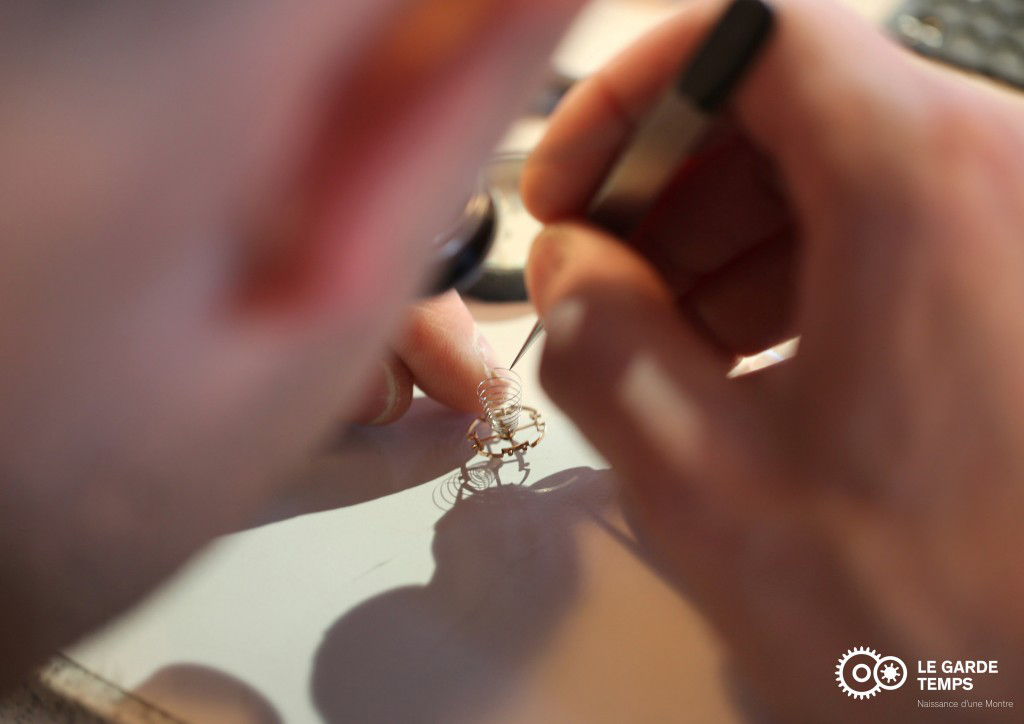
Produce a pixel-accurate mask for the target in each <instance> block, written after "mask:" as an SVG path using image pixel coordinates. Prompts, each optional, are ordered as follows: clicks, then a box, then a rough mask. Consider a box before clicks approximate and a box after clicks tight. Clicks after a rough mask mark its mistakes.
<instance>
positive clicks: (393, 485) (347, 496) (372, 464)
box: [250, 397, 474, 528]
mask: <svg viewBox="0 0 1024 724" xmlns="http://www.w3.org/2000/svg"><path fill="white" fill-rule="evenodd" d="M472 420H473V416H472V415H467V414H464V413H459V412H454V411H452V410H450V409H448V408H446V407H444V406H443V405H441V404H439V403H437V402H434V401H433V400H431V399H429V398H426V397H420V398H416V399H415V400H413V402H412V407H410V409H409V412H408V413H407V414H406V415H405V417H403V418H402V419H401V420H400V421H399V422H397V423H395V424H393V425H388V426H387V427H364V426H354V427H352V428H350V429H349V430H348V431H347V432H346V433H345V435H344V437H342V438H341V439H340V440H339V441H338V442H337V443H335V444H334V445H332V446H330V447H328V448H327V449H326V450H324V451H322V452H321V453H320V454H318V455H317V456H316V459H315V460H313V461H312V462H310V464H309V465H307V466H306V468H305V469H304V470H302V471H300V472H299V473H298V474H297V475H296V477H295V481H294V485H293V486H292V493H291V494H290V495H287V496H286V497H284V498H282V499H281V500H279V501H277V502H276V503H275V504H274V505H273V506H272V507H271V508H270V509H268V510H267V511H266V512H265V513H264V514H263V515H262V516H260V517H259V518H258V519H257V520H255V521H254V522H253V524H252V526H250V527H253V528H256V527H259V526H263V525H268V524H270V523H276V522H279V521H282V520H287V519H289V518H294V517H297V516H300V515H307V514H309V513H318V512H321V511H325V510H334V509H337V508H345V507H348V506H352V505H359V504H360V503H367V502H369V501H371V500H376V499H378V498H382V497H384V496H386V495H392V494H394V493H399V492H401V491H403V490H408V489H409V488H413V487H416V486H417V485H421V484H423V483H425V482H428V481H431V480H436V479H437V478H438V477H440V476H442V475H444V474H445V473H447V472H449V471H451V470H457V469H459V468H460V467H463V466H465V464H466V463H467V462H468V461H469V460H470V458H472V457H473V455H474V452H473V449H472V448H471V447H470V445H469V443H468V442H467V441H466V429H467V428H468V427H469V423H470V422H471V421H472Z"/></svg>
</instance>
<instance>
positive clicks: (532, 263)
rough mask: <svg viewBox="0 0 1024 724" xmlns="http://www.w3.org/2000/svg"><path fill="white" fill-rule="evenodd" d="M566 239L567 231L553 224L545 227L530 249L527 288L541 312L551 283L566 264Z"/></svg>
mask: <svg viewBox="0 0 1024 724" xmlns="http://www.w3.org/2000/svg"><path fill="white" fill-rule="evenodd" d="M566 238H567V234H566V231H565V229H564V228H563V227H562V226H560V225H558V224H552V225H550V226H545V227H544V229H543V231H541V232H540V234H538V235H537V238H536V239H534V240H533V245H532V247H531V248H530V260H529V262H528V264H527V269H528V276H527V286H528V287H529V291H530V298H531V299H532V300H533V302H534V304H536V305H537V307H538V308H539V309H541V310H543V309H544V306H545V304H544V300H545V297H546V295H547V291H548V289H549V288H550V287H551V282H552V281H553V280H554V278H555V277H557V276H558V273H559V271H560V270H561V268H562V266H563V265H564V263H565V241H566Z"/></svg>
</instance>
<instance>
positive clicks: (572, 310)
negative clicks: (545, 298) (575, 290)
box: [544, 298, 587, 348]
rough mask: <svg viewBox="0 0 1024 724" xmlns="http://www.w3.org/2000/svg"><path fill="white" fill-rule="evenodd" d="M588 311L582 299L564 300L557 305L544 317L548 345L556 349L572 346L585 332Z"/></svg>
mask: <svg viewBox="0 0 1024 724" xmlns="http://www.w3.org/2000/svg"><path fill="white" fill-rule="evenodd" d="M586 311H587V310H586V305H585V304H584V302H583V300H582V299H577V298H570V299H563V300H562V301H560V302H558V303H557V304H555V306H554V307H552V308H551V309H550V310H549V311H548V312H547V313H546V314H545V315H544V329H545V331H546V332H547V335H548V344H549V345H551V346H553V347H556V348H558V347H570V346H572V344H573V343H574V342H575V341H576V340H577V339H578V338H579V336H580V333H581V332H582V330H583V320H584V318H585V316H586Z"/></svg>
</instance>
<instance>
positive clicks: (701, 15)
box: [521, 2, 717, 222]
mask: <svg viewBox="0 0 1024 724" xmlns="http://www.w3.org/2000/svg"><path fill="white" fill-rule="evenodd" d="M716 5H717V3H715V4H711V3H708V2H699V3H694V4H693V5H690V6H688V7H687V8H685V9H684V10H683V11H682V12H681V13H680V17H679V18H678V19H677V20H676V21H673V22H670V23H665V24H663V25H660V26H658V27H657V28H655V29H654V30H653V31H652V32H651V33H650V34H649V35H647V36H645V38H644V39H643V40H641V41H640V42H638V43H636V44H635V45H633V46H632V47H631V48H630V49H628V50H627V51H626V52H625V53H623V54H621V55H620V56H618V57H617V58H616V59H614V60H612V62H611V63H610V64H609V65H607V66H606V67H605V68H603V69H602V70H600V71H598V72H597V73H595V74H594V75H592V76H590V77H589V78H587V79H585V80H583V81H581V82H580V83H577V84H576V85H575V86H574V87H573V89H572V90H571V91H569V93H568V94H567V95H566V97H565V99H564V100H563V101H562V103H561V104H560V105H559V107H558V109H557V110H556V111H555V113H554V114H553V115H552V118H551V121H550V124H549V126H548V130H547V132H546V133H545V135H544V137H543V138H542V139H541V141H540V143H539V144H538V145H537V147H536V148H535V149H534V150H533V152H532V153H531V154H530V158H529V159H528V160H527V163H526V167H525V168H524V169H523V176H522V182H521V192H522V197H523V201H524V203H525V204H526V206H527V208H528V209H529V210H530V212H531V213H532V214H533V215H534V216H536V217H537V218H538V219H540V220H541V221H546V222H550V221H555V220H558V219H561V218H565V217H568V216H579V215H581V214H582V212H583V210H584V209H585V208H586V206H587V203H588V202H589V201H590V198H591V197H592V196H593V195H594V193H595V192H596V191H597V188H598V186H599V185H600V184H601V181H602V179H603V178H604V176H605V175H606V173H607V171H608V169H609V167H610V166H611V164H612V162H613V161H614V160H615V158H616V156H617V155H618V154H619V152H620V151H621V150H622V147H623V145H625V142H626V140H627V139H628V138H629V136H630V135H631V134H632V132H633V130H634V129H635V128H636V126H637V125H638V124H639V123H640V121H641V119H642V118H643V116H644V114H645V113H646V112H647V110H649V109H650V107H651V106H652V105H653V104H654V102H655V101H656V100H657V98H658V97H659V96H660V94H661V93H662V92H663V91H664V87H665V84H666V82H667V81H668V79H669V78H671V77H672V75H673V74H674V73H675V72H676V70H677V69H678V65H679V60H680V58H681V57H682V54H683V53H685V52H686V49H688V48H690V47H692V46H693V44H694V43H695V42H696V41H697V38H698V36H699V33H700V31H701V29H702V28H703V27H704V26H705V25H706V24H707V23H708V22H710V20H711V18H712V17H713V13H714V11H715V9H716Z"/></svg>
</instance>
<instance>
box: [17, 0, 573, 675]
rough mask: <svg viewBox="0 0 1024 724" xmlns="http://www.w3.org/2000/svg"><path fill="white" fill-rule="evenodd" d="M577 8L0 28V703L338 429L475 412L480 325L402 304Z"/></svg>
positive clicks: (209, 13)
mask: <svg viewBox="0 0 1024 724" xmlns="http://www.w3.org/2000/svg"><path fill="white" fill-rule="evenodd" d="M579 4H580V3H579V2H577V1H576V0H557V1H552V0H543V1H541V0H515V1H509V0H503V1H502V2H497V1H496V0H462V1H461V2H459V3H457V7H455V6H454V5H453V3H452V2H448V1H447V0H436V1H435V0H414V1H410V2H405V1H403V0H349V1H348V2H343V3H339V2H327V1H325V0H302V1H301V2H297V3H296V2H292V3H286V4H280V3H233V2H226V3H216V4H210V5H207V4H195V3H184V4H174V3H171V4H168V3H161V4H157V5H154V6H150V5H148V4H146V5H139V6H132V7H130V8H129V7H121V6H117V7H114V6H110V7H107V4H104V3H89V4H87V5H85V6H82V7H77V6H76V7H71V6H67V7H64V5H63V4H60V3H45V2H42V3H22V4H18V5H17V6H16V7H13V6H12V7H10V8H4V9H3V10H0V16H2V21H0V88H2V90H0V96H2V98H0V158H3V159H4V163H3V164H0V240H2V243H0V349H2V350H3V355H2V356H0V400H2V401H3V402H2V404H0V495H2V497H0V640H2V641H3V642H4V655H3V657H0V689H2V688H3V687H5V686H9V685H10V684H12V683H13V682H15V681H17V680H18V679H19V678H20V677H21V676H23V673H24V672H25V671H26V669H27V668H28V667H29V666H31V665H32V664H34V663H37V662H38V661H40V660H41V659H42V658H44V657H45V656H47V655H48V654H50V653H51V652H52V651H53V650H54V649H55V648H57V647H58V646H60V645H64V644H67V643H69V642H70V641H71V640H72V639H74V638H76V637H78V636H81V635H83V634H84V633H86V632H87V631H89V630H90V629H92V628H94V627H95V626H96V625H98V624H99V623H100V622H102V621H104V620H106V619H107V618H109V617H110V616H111V615H113V614H114V613H116V612H117V611H120V610H122V609H123V608H124V607H125V606H127V605H128V604H130V603H132V602H133V601H135V600H136V599H138V598H139V597H140V596H141V595H142V594H143V593H145V592H146V591H147V590H148V589H150V588H151V587H152V586H153V585H154V584H155V583H156V582H157V581H159V580H160V579H161V578H163V577H164V576H166V575H167V574H168V573H170V572H171V571H173V570H174V569H175V568H176V567H177V566H178V565H180V564H181V563H182V561H184V560H185V559H186V558H187V556H189V555H190V554H191V553H193V552H194V551H195V550H196V549H197V548H198V547H199V546H201V545H202V544H203V543H204V542H206V541H208V540H210V538H211V537H213V536H215V535H217V534H219V533H221V532H225V531H229V530H232V529H237V528H238V527H239V526H240V525H244V523H245V521H246V520H248V519H249V518H250V516H252V515H253V514H254V513H255V512H256V511H258V510H260V509H261V508H262V507H263V506H264V505H265V504H266V502H267V501H268V499H269V498H271V497H273V496H274V495H276V494H278V493H280V492H281V491H282V488H284V487H285V483H284V482H283V481H284V480H286V479H287V472H288V471H289V470H290V469H292V467H293V466H295V465H296V463H297V462H299V461H301V460H302V459H303V458H304V457H305V456H306V455H307V454H308V453H309V451H310V450H312V449H314V448H315V447H316V446H317V445H318V444H319V443H320V442H321V441H322V440H323V439H324V437H325V436H326V435H327V434H329V433H330V432H331V431H333V430H336V428H337V426H338V424H339V421H340V420H349V419H354V418H356V419H361V420H364V421H371V420H372V421H376V422H379V423H382V422H387V421H390V420H393V419H395V418H397V417H398V416H399V415H401V414H402V412H403V411H404V410H405V408H406V407H407V406H408V400H409V396H410V391H411V385H412V383H413V382H414V381H415V382H416V383H418V384H419V385H420V386H421V387H422V388H423V389H424V390H425V391H427V392H428V393H429V394H431V395H433V396H435V397H436V398H437V399H439V400H441V401H442V402H445V403H447V404H449V405H452V406H455V407H461V408H466V409H469V408H471V406H472V391H473V389H474V388H475V386H476V384H477V382H478V380H479V379H480V378H481V376H482V375H481V373H482V370H483V366H484V364H485V363H486V358H487V352H486V345H485V344H483V343H481V342H480V341H479V340H478V339H477V334H476V331H475V329H474V327H473V325H472V321H471V319H470V318H469V315H468V313H467V312H466V310H465V308H464V307H463V306H462V305H461V302H460V301H459V300H458V299H457V297H455V296H448V297H444V298H441V299H438V300H433V301H430V302H428V303H426V304H422V305H420V306H418V307H416V308H414V309H413V311H411V312H410V311H409V305H410V303H411V302H412V301H414V300H415V298H416V297H417V290H418V289H419V288H421V287H422V286H424V284H425V281H426V276H427V270H428V268H429V261H428V251H429V248H428V247H429V242H430V239H431V238H432V236H433V233H434V232H433V231H431V230H433V229H442V228H445V227H446V226H447V224H448V222H449V219H450V217H451V214H452V213H453V212H454V210H455V209H456V208H457V207H458V204H459V203H460V202H462V201H463V200H464V194H465V193H466V189H467V188H468V186H469V183H468V180H469V179H472V177H473V173H474V169H476V168H477V167H478V165H479V163H480V161H481V159H482V158H483V157H484V156H485V155H486V154H487V153H488V151H489V149H490V148H491V147H492V145H493V143H494V142H495V140H496V138H497V136H498V135H499V134H500V133H501V131H502V130H503V128H504V127H505V125H506V124H507V123H508V121H509V119H511V118H513V117H514V116H515V114H516V112H517V107H518V105H519V104H520V103H521V102H522V100H523V99H524V98H526V96H527V95H528V89H529V87H530V86H531V84H532V82H533V80H534V79H535V78H536V77H537V76H538V75H539V74H540V73H541V72H543V67H542V66H543V59H544V58H545V57H547V56H548V54H549V53H550V51H551V49H552V47H553V45H554V44H555V42H556V41H557V38H558V37H559V36H560V34H561V32H562V31H563V30H564V27H565V26H566V25H567V24H568V22H569V20H570V18H571V16H572V14H573V13H574V11H575V10H576V9H577V6H578V5H579ZM179 6H180V7H179ZM455 10H458V11H459V12H455ZM460 197H461V198H460Z"/></svg>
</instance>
